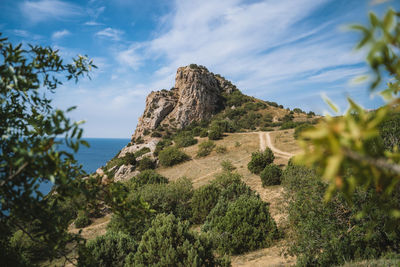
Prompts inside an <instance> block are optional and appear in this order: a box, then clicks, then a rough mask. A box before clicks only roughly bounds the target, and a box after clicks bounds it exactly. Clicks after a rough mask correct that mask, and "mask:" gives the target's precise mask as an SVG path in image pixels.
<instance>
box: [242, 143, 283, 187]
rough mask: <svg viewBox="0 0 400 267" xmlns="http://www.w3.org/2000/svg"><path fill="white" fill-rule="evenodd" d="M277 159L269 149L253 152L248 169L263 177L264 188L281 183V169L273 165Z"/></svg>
mask: <svg viewBox="0 0 400 267" xmlns="http://www.w3.org/2000/svg"><path fill="white" fill-rule="evenodd" d="M274 159H275V156H274V153H273V152H272V150H271V149H270V148H269V147H267V148H266V149H265V151H258V152H253V153H252V155H251V160H250V162H249V163H248V164H247V168H248V169H249V171H250V172H252V173H254V174H259V175H260V177H261V182H262V186H263V187H265V186H270V185H278V184H280V183H281V175H282V171H281V169H280V168H279V167H278V166H277V165H275V164H273V162H274Z"/></svg>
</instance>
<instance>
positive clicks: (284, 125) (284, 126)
mask: <svg viewBox="0 0 400 267" xmlns="http://www.w3.org/2000/svg"><path fill="white" fill-rule="evenodd" d="M297 125H299V123H297V122H294V121H287V122H284V123H282V125H281V128H279V129H280V130H287V129H292V128H295V127H296V126H297Z"/></svg>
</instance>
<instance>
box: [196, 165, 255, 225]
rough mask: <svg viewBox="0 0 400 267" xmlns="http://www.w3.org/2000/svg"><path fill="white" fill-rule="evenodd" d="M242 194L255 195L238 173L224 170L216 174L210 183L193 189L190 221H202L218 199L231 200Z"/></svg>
mask: <svg viewBox="0 0 400 267" xmlns="http://www.w3.org/2000/svg"><path fill="white" fill-rule="evenodd" d="M243 194H246V195H253V196H255V194H254V193H253V192H252V191H251V189H250V187H248V186H247V185H246V184H245V183H244V182H243V181H242V180H241V176H240V175H239V174H237V173H230V172H225V173H222V174H219V175H217V177H216V179H215V180H214V181H212V182H211V184H208V185H205V186H202V187H200V188H199V189H197V190H195V192H194V194H193V198H192V203H191V207H192V212H193V217H192V221H193V222H195V223H202V222H204V220H205V219H206V217H207V215H208V214H209V213H210V211H211V210H212V209H213V208H214V207H215V205H216V204H217V203H218V201H222V200H226V201H231V200H234V199H237V198H238V197H239V196H241V195H243Z"/></svg>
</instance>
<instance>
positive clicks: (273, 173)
mask: <svg viewBox="0 0 400 267" xmlns="http://www.w3.org/2000/svg"><path fill="white" fill-rule="evenodd" d="M281 176H282V170H281V169H280V168H279V167H278V166H277V165H275V164H270V165H267V166H266V167H265V169H264V170H263V171H262V172H261V173H260V177H261V181H262V186H263V187H265V186H269V185H278V184H281Z"/></svg>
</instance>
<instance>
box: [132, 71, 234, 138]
mask: <svg viewBox="0 0 400 267" xmlns="http://www.w3.org/2000/svg"><path fill="white" fill-rule="evenodd" d="M234 90H237V88H236V86H234V85H232V83H230V82H229V81H227V80H225V79H224V78H223V77H221V76H219V75H215V74H213V73H212V72H209V71H208V70H207V69H206V68H205V67H202V66H197V65H195V64H191V65H189V66H186V67H180V68H178V70H177V72H176V78H175V87H174V88H172V89H171V90H169V91H168V90H165V89H164V90H161V91H157V92H151V93H150V94H149V95H148V96H147V99H146V108H145V110H144V113H143V115H142V116H141V117H140V118H139V123H138V125H137V127H136V131H135V133H134V135H133V136H132V138H135V139H136V138H139V137H143V136H144V135H145V133H146V132H150V131H152V130H155V129H156V128H157V127H158V126H159V125H163V124H166V125H170V126H173V127H176V128H183V127H185V126H187V125H189V124H190V123H192V122H194V121H200V120H204V119H209V118H210V117H211V116H212V115H213V114H215V113H217V112H218V111H220V110H221V109H223V108H224V101H223V100H224V99H223V96H222V94H223V93H225V94H230V93H232V92H233V91H234Z"/></svg>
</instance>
